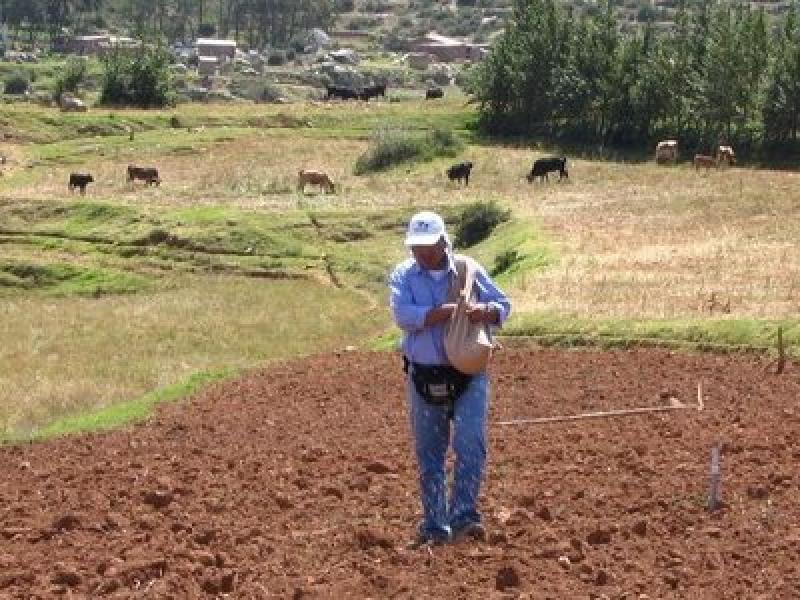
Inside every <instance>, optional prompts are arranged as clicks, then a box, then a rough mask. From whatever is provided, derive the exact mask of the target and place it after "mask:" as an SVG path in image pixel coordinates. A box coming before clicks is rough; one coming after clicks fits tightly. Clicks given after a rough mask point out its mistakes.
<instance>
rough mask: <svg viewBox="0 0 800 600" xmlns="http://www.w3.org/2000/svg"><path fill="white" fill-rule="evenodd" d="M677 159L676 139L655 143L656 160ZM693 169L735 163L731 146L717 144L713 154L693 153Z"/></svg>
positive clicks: (671, 160)
mask: <svg viewBox="0 0 800 600" xmlns="http://www.w3.org/2000/svg"><path fill="white" fill-rule="evenodd" d="M677 161H678V140H664V141H661V142H658V144H656V162H657V163H659V164H663V163H676V162H677ZM692 163H693V164H694V168H695V170H697V169H700V168H701V167H702V168H704V169H711V168H714V167H725V166H727V167H730V166H731V165H735V164H736V153H735V152H734V151H733V147H731V146H726V145H719V146H717V150H716V152H715V154H714V156H708V155H707V154H695V155H694V160H693V161H692Z"/></svg>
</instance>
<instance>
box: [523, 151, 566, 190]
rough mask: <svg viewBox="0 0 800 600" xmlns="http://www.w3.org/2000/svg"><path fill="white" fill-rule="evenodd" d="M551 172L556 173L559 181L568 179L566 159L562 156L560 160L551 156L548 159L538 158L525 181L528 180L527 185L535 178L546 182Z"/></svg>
mask: <svg viewBox="0 0 800 600" xmlns="http://www.w3.org/2000/svg"><path fill="white" fill-rule="evenodd" d="M551 171H558V180H559V181H561V180H562V179H564V178H567V179H569V173H568V172H567V159H566V157H564V156H562V157H561V158H558V157H556V156H551V157H548V158H540V159H539V160H537V161H535V162H534V163H533V167H531V172H530V173H528V174H527V175H526V176H525V179H527V180H528V183H533V181H534V180H535V179H536V178H537V177H539V178H540V179H541V180H542V181H547V174H548V173H550V172H551Z"/></svg>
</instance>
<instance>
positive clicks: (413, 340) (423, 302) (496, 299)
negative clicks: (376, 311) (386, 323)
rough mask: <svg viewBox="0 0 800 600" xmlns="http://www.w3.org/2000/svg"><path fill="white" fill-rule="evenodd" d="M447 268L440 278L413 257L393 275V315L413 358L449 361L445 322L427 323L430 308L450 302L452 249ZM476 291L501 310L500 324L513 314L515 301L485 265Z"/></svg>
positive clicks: (428, 361) (480, 299) (480, 269)
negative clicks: (513, 301)
mask: <svg viewBox="0 0 800 600" xmlns="http://www.w3.org/2000/svg"><path fill="white" fill-rule="evenodd" d="M447 269H448V271H450V272H451V273H448V275H447V276H446V277H442V278H441V279H440V280H439V281H437V280H436V279H434V278H433V277H432V276H431V275H430V273H429V272H428V271H427V270H425V269H423V268H422V267H420V266H419V265H418V264H417V262H416V261H415V260H414V259H413V258H409V259H408V260H406V261H405V262H402V263H400V264H399V265H398V266H397V267H396V268H395V269H394V271H393V272H392V274H391V275H390V276H389V289H390V292H391V297H390V306H391V309H392V316H393V317H394V321H395V323H397V326H398V327H400V329H402V330H403V347H402V349H403V353H404V354H405V355H406V356H407V357H408V359H409V360H410V361H411V362H416V363H420V364H424V365H446V364H449V362H448V360H447V354H446V353H445V349H444V328H445V323H437V324H436V325H430V326H428V327H425V315H427V314H428V311H429V310H431V309H432V308H436V307H437V306H440V305H442V304H444V303H446V302H447V292H448V289H449V287H450V279H451V278H452V277H454V276H455V274H456V265H455V261H454V260H453V256H452V254H450V253H449V252H448V253H447ZM475 291H476V295H477V301H478V302H485V303H487V304H488V305H489V306H490V307H492V308H496V309H497V310H498V314H499V320H498V325H500V324H502V323H503V322H504V321H505V320H506V319H507V318H508V316H509V314H511V302H509V300H508V298H507V297H506V295H505V293H503V291H502V290H500V288H498V287H497V285H496V284H495V283H494V281H492V279H491V277H490V276H489V274H488V273H487V272H486V270H485V269H484V268H483V267H481V266H478V268H477V269H476V271H475Z"/></svg>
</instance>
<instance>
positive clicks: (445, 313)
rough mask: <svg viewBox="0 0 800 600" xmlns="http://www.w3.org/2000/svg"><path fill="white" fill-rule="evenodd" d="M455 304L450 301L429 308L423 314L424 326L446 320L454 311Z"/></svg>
mask: <svg viewBox="0 0 800 600" xmlns="http://www.w3.org/2000/svg"><path fill="white" fill-rule="evenodd" d="M456 306H457V304H454V303H452V302H450V303H447V304H442V305H441V306H437V307H436V308H432V309H430V310H429V311H428V313H427V314H426V315H425V326H426V327H427V326H429V325H436V324H437V323H442V322H443V321H447V320H448V319H449V318H450V317H452V316H453V313H454V312H455V311H456Z"/></svg>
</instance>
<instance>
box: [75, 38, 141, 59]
mask: <svg viewBox="0 0 800 600" xmlns="http://www.w3.org/2000/svg"><path fill="white" fill-rule="evenodd" d="M138 45H139V42H137V41H136V40H134V39H133V38H129V37H124V36H119V35H111V34H109V33H98V34H95V35H76V36H75V37H73V38H70V39H67V40H65V42H64V44H63V50H64V52H67V53H71V54H79V55H80V56H104V55H106V54H108V52H109V51H111V49H112V48H116V49H130V48H135V47H137V46H138Z"/></svg>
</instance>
